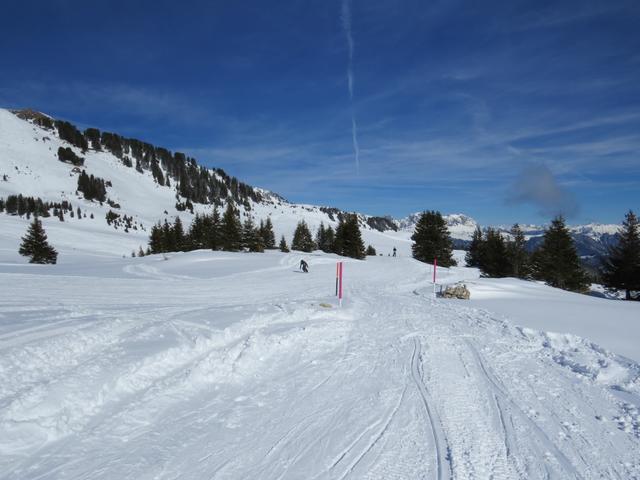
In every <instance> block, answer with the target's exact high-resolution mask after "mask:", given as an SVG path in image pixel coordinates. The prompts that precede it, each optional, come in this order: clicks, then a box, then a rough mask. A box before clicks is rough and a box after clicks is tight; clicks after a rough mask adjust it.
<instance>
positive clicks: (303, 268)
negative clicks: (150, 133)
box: [300, 260, 309, 273]
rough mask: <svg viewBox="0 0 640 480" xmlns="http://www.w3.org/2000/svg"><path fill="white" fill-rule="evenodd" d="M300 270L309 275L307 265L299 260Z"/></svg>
mask: <svg viewBox="0 0 640 480" xmlns="http://www.w3.org/2000/svg"><path fill="white" fill-rule="evenodd" d="M300 270H302V271H303V272H304V273H309V264H308V263H307V262H305V261H304V260H300Z"/></svg>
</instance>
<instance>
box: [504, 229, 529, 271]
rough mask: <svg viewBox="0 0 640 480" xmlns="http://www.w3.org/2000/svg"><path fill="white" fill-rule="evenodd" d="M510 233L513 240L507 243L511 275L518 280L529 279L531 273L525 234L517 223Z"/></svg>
mask: <svg viewBox="0 0 640 480" xmlns="http://www.w3.org/2000/svg"><path fill="white" fill-rule="evenodd" d="M510 233H511V235H512V236H513V240H511V241H509V242H508V243H507V252H508V255H509V263H510V264H511V275H513V276H514V277H516V278H528V277H529V276H530V274H531V271H530V265H529V252H527V248H526V246H527V241H526V239H525V238H524V233H523V232H522V229H521V228H520V225H518V224H517V223H516V224H514V225H513V227H511V232H510Z"/></svg>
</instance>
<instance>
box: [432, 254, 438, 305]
mask: <svg viewBox="0 0 640 480" xmlns="http://www.w3.org/2000/svg"><path fill="white" fill-rule="evenodd" d="M437 269H438V257H433V297H434V298H435V296H436V270H437Z"/></svg>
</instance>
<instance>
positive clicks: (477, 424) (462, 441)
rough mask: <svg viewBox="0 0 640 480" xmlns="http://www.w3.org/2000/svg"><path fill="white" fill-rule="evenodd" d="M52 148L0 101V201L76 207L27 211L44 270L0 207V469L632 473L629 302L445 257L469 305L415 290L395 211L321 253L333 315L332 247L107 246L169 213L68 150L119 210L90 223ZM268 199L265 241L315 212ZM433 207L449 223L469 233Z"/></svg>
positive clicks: (637, 389)
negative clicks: (39, 232)
mask: <svg viewBox="0 0 640 480" xmlns="http://www.w3.org/2000/svg"><path fill="white" fill-rule="evenodd" d="M44 137H47V139H44ZM58 146H65V147H67V146H69V145H68V144H67V143H66V142H63V141H61V140H60V139H59V138H58V137H57V136H56V135H55V133H54V132H51V131H46V130H44V129H41V128H39V127H37V126H34V125H32V124H30V123H29V122H26V121H23V120H20V119H18V118H17V117H16V116H14V115H13V114H11V113H10V112H8V111H6V110H2V109H0V152H2V155H1V156H0V197H6V196H7V195H10V194H18V193H22V194H23V195H33V196H39V197H41V198H42V199H43V200H46V201H61V200H63V199H67V200H69V201H71V202H72V203H73V206H74V210H75V208H77V207H78V206H79V207H80V208H81V209H82V211H83V212H86V213H87V218H82V219H77V218H71V217H69V216H67V217H66V219H65V221H64V222H60V221H59V220H58V219H57V218H45V219H43V223H44V227H45V229H46V232H47V234H48V236H49V240H50V242H51V243H52V244H53V246H55V247H56V248H57V249H58V251H59V253H60V255H59V258H58V260H59V263H58V264H57V265H55V266H42V265H30V264H28V263H27V260H26V259H25V258H23V257H20V256H19V255H18V253H17V251H18V246H19V243H20V237H21V236H22V235H24V232H25V231H26V229H27V225H28V222H29V220H28V219H26V218H19V217H16V216H9V215H6V214H0V286H1V288H0V479H21V480H22V479H36V478H60V479H66V478H73V479H81V478H87V479H89V478H90V479H100V478H105V479H111V478H119V479H128V478H131V479H138V478H154V479H155V478H158V479H164V478H166V479H174V478H194V479H200V478H216V479H225V478H229V479H237V478H252V479H260V478H270V479H271V478H281V479H286V478H291V479H297V478H309V479H312V478H317V479H319V478H331V479H343V478H370V479H371V478H381V479H382V478H384V479H393V478H402V479H406V478H460V479H463V478H464V479H466V478H509V479H511V478H625V479H629V478H640V454H639V453H638V452H639V451H640V449H639V448H638V447H639V446H640V445H639V443H640V415H639V414H638V408H639V405H640V367H639V366H638V363H637V362H639V361H640V347H638V342H637V339H638V338H640V312H639V311H638V308H639V307H640V305H638V304H637V303H630V302H622V301H617V300H611V299H608V298H598V297H595V296H592V297H590V296H585V295H577V294H572V293H569V292H564V291H560V290H557V289H553V288H550V287H547V286H545V285H542V284H539V283H536V282H524V281H521V280H515V279H485V278H480V276H479V272H478V270H476V269H472V268H466V267H464V266H462V265H464V252H461V251H455V252H454V256H455V258H456V260H457V261H458V264H459V265H461V266H459V267H452V268H450V269H443V268H439V269H438V283H439V284H450V283H455V282H458V281H462V282H464V283H465V284H466V285H467V286H468V287H469V289H470V290H471V300H470V301H466V302H464V301H453V300H451V301H449V300H444V299H434V298H433V293H432V292H433V285H432V284H431V276H432V274H433V270H432V266H430V265H425V264H421V263H419V262H416V261H414V260H413V259H411V258H410V256H411V240H410V237H411V233H412V228H411V226H410V223H411V221H412V218H413V220H415V218H414V217H415V216H413V217H409V218H408V219H405V221H404V223H402V222H400V224H401V225H404V227H403V228H401V229H400V230H399V231H398V232H393V231H386V232H378V231H376V230H373V229H371V228H369V227H368V226H366V225H364V224H363V225H361V230H362V236H363V239H364V242H365V244H371V245H373V246H374V247H375V248H376V250H377V251H378V253H379V254H380V256H377V257H373V258H372V257H369V258H368V259H367V260H366V261H356V260H351V259H340V260H343V261H345V262H346V263H345V287H346V289H345V295H346V298H345V302H344V306H343V308H338V307H337V302H336V299H335V298H334V296H333V289H334V279H335V277H334V276H335V262H336V261H337V260H338V257H336V256H334V255H326V254H322V253H320V252H315V253H313V254H304V255H303V254H300V253H295V252H294V253H291V254H280V253H278V252H267V253H264V254H248V253H245V254H242V253H224V252H210V251H196V252H190V253H177V254H167V255H166V256H163V255H153V256H148V257H144V258H130V257H129V255H130V253H131V251H132V250H137V249H138V247H139V246H143V247H144V246H146V243H147V239H148V230H149V227H150V226H151V225H152V224H154V223H155V222H157V221H158V220H161V219H164V218H168V219H169V220H173V218H174V217H175V216H176V215H180V217H181V218H182V220H183V222H185V224H189V222H190V221H191V219H192V218H193V215H191V214H189V213H185V212H178V211H176V210H175V202H176V197H175V195H176V192H175V190H174V189H173V188H169V187H161V186H159V185H157V184H156V183H155V182H154V180H153V178H152V177H151V175H150V174H149V173H148V172H145V173H144V174H141V173H139V172H137V171H136V170H135V169H133V168H128V167H126V166H124V165H123V164H122V163H121V162H120V160H118V159H117V158H115V157H114V156H113V155H111V154H110V153H108V152H93V151H89V152H87V153H86V154H82V156H84V157H85V158H86V161H85V163H86V170H87V172H88V173H90V174H93V175H96V176H98V177H101V178H104V179H105V180H109V181H111V182H112V184H113V185H112V187H109V188H108V189H107V190H108V196H109V197H110V198H111V199H112V200H114V201H116V202H118V203H120V204H121V205H122V208H121V209H120V210H118V213H121V214H126V215H130V216H132V217H133V218H134V220H135V221H137V222H138V225H141V226H142V227H141V228H140V229H139V230H130V231H129V232H128V233H125V232H124V231H123V230H122V228H120V229H114V228H113V226H109V225H107V223H106V221H105V218H104V217H105V214H106V212H107V211H109V209H110V207H109V206H108V205H106V204H105V205H100V204H98V203H95V202H90V201H86V200H84V199H83V198H82V197H81V196H78V195H77V194H76V192H75V189H76V182H77V179H76V175H77V173H76V172H74V171H73V167H72V166H70V165H67V164H64V163H61V162H59V161H58V160H57V157H56V152H57V149H58ZM71 148H73V149H74V150H75V151H76V153H77V154H81V152H79V151H78V150H77V149H75V148H74V147H71ZM5 174H6V175H7V176H8V180H7V181H2V175H5ZM266 193H267V192H266V191H265V194H266ZM268 195H269V201H267V202H264V203H253V204H251V210H250V212H248V213H246V212H243V214H244V215H247V214H250V215H252V216H253V217H254V219H255V220H257V221H259V220H260V219H266V218H267V217H268V216H269V217H271V219H272V222H273V224H274V230H275V234H276V237H277V239H278V240H279V238H280V236H281V235H283V234H284V235H285V237H286V238H287V241H288V242H290V241H291V237H292V234H293V231H294V229H295V226H296V224H297V222H298V221H300V220H305V221H306V222H307V223H308V224H309V226H310V228H311V229H312V231H314V230H316V229H317V227H318V226H319V225H320V223H321V222H323V223H324V225H325V226H329V225H331V226H333V227H334V228H335V227H336V226H337V222H336V221H335V219H333V220H332V219H331V218H330V216H329V215H328V214H327V213H325V212H323V211H322V210H321V209H320V208H319V207H316V206H312V205H296V204H291V203H288V202H286V201H284V200H283V199H281V198H279V197H277V196H276V195H271V194H268ZM196 211H199V212H210V211H211V207H210V206H204V205H196ZM165 212H166V213H165ZM91 213H93V214H94V217H95V218H94V219H90V218H89V214H91ZM361 218H362V219H366V218H365V217H361ZM446 219H447V222H448V224H449V227H450V229H451V230H452V233H453V236H454V237H456V238H470V237H471V235H472V233H473V230H474V229H475V227H476V223H475V221H474V220H473V219H471V218H470V217H467V216H465V215H462V214H455V215H450V216H447V217H446ZM614 227H615V228H617V227H616V226H606V225H605V226H602V225H589V226H585V227H584V232H586V234H589V232H593V235H598V234H603V233H609V232H611V231H614ZM143 228H144V229H143ZM394 247H395V248H396V249H397V255H398V258H391V257H390V255H391V253H392V250H393V248H394ZM123 256H126V258H122V257H123ZM302 258H304V259H305V260H307V261H308V262H309V264H310V268H311V270H310V273H309V274H303V273H301V272H299V271H298V268H297V266H298V264H299V261H300V259H302ZM594 291H595V292H596V294H598V295H600V297H605V296H606V295H604V293H603V292H602V291H600V290H598V288H597V287H594Z"/></svg>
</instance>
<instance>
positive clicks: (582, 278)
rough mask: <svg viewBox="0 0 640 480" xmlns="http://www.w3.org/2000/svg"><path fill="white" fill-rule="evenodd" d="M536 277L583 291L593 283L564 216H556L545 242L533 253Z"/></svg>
mask: <svg viewBox="0 0 640 480" xmlns="http://www.w3.org/2000/svg"><path fill="white" fill-rule="evenodd" d="M532 263H533V268H534V272H533V273H534V277H535V278H536V279H538V280H543V281H544V282H545V283H547V285H551V286H552V287H557V288H562V289H564V290H571V291H574V292H583V291H586V289H587V288H588V286H589V280H588V278H587V275H586V273H585V272H584V270H583V269H582V266H581V265H580V258H579V257H578V252H577V251H576V247H575V245H574V243H573V239H572V238H571V235H570V234H569V230H568V229H567V227H566V225H565V223H564V218H562V217H561V216H558V217H556V218H554V219H553V221H552V222H551V226H550V227H549V228H548V229H547V230H545V233H544V238H543V241H542V245H540V247H539V248H538V249H537V250H536V251H535V252H534V254H533V262H532Z"/></svg>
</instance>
